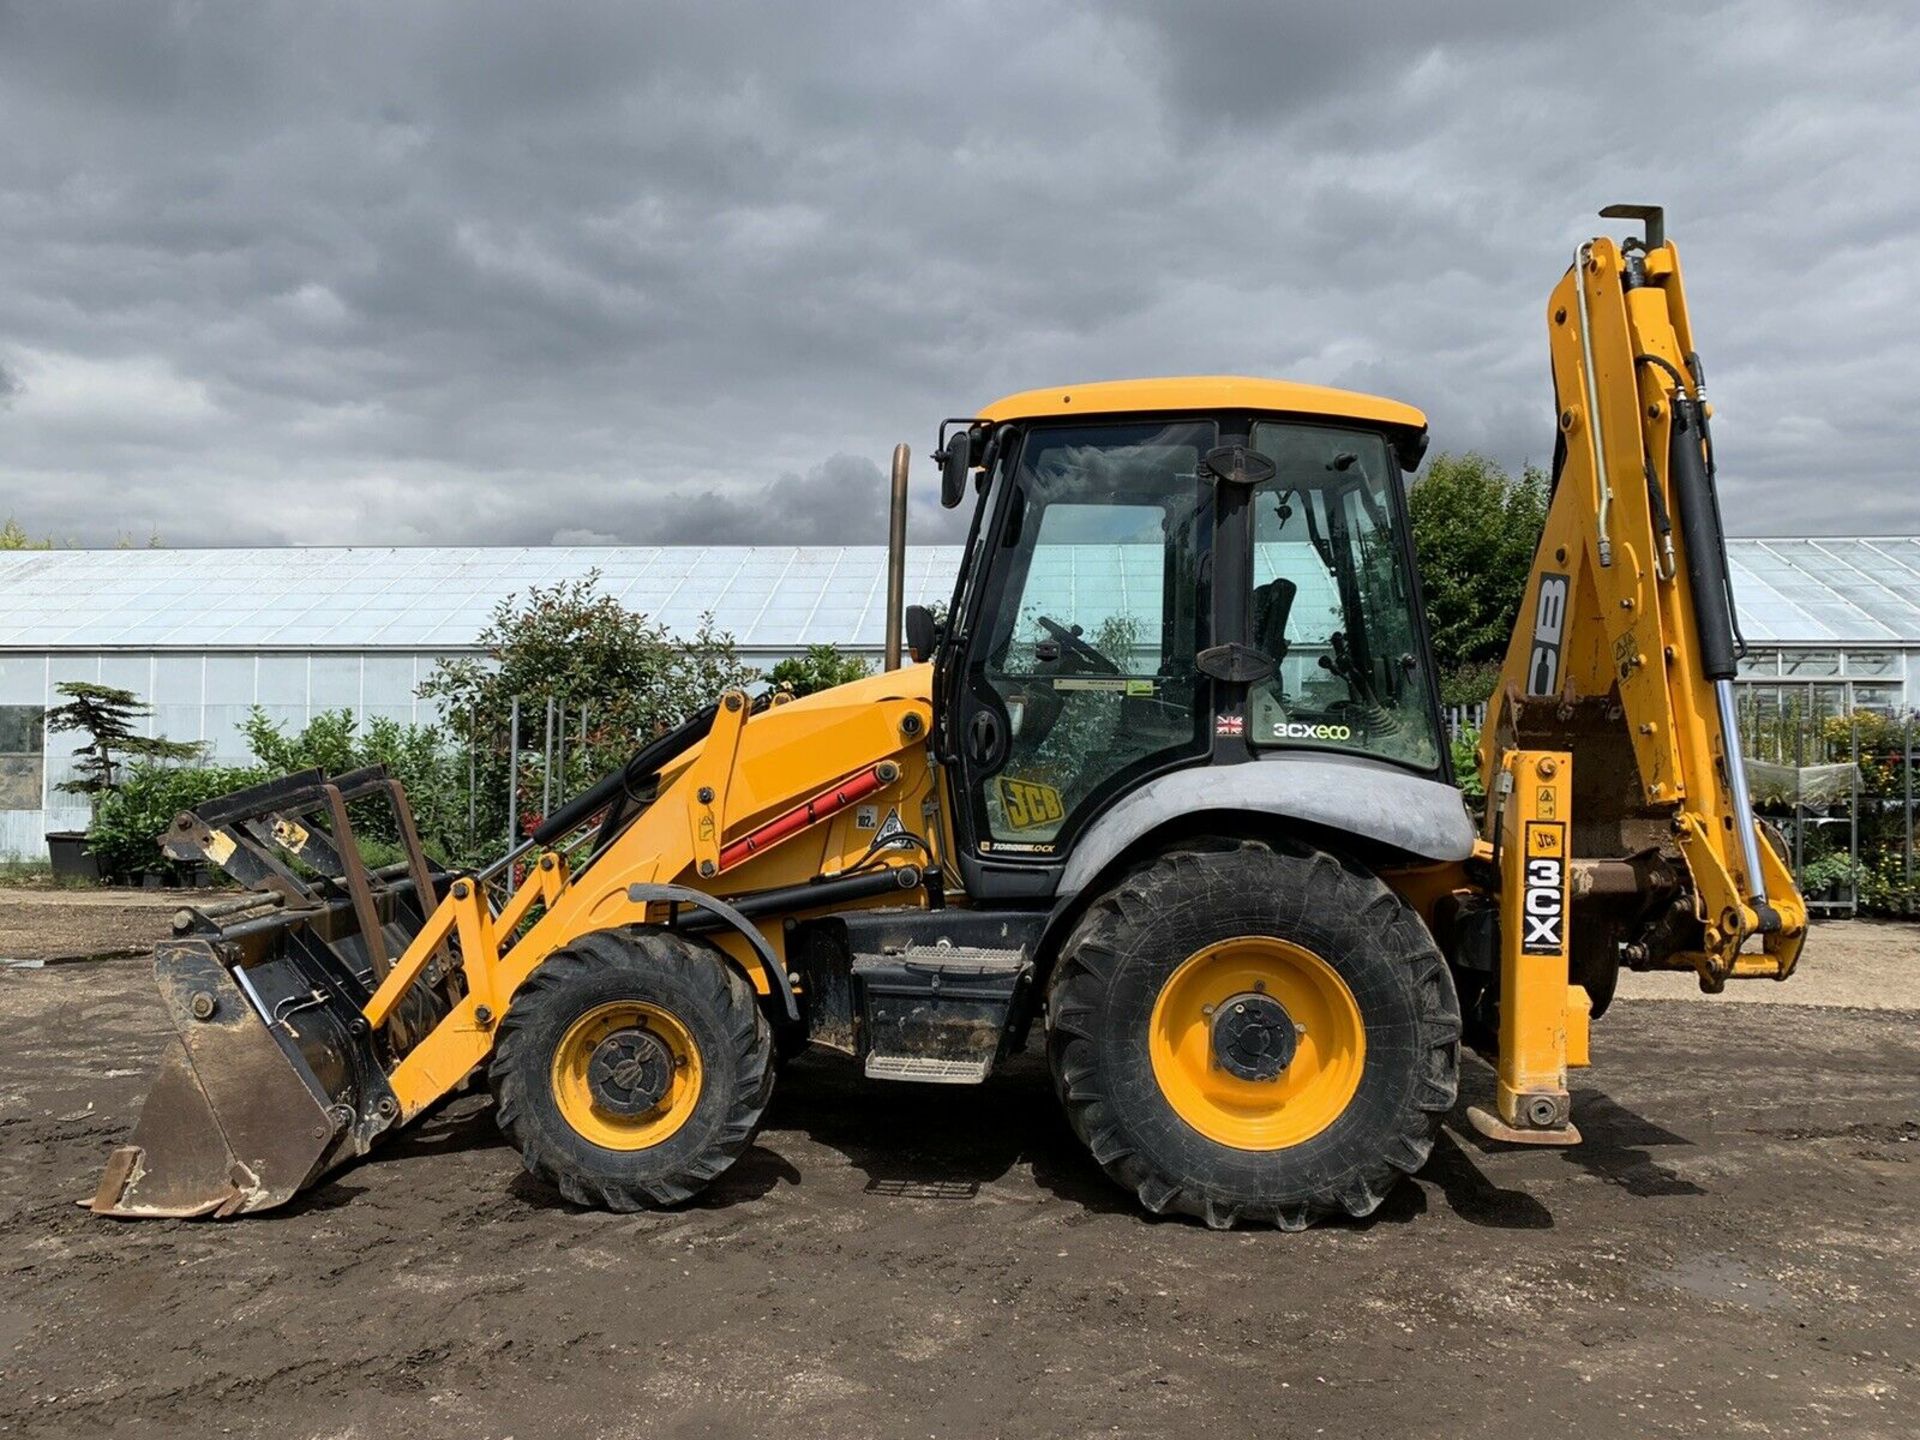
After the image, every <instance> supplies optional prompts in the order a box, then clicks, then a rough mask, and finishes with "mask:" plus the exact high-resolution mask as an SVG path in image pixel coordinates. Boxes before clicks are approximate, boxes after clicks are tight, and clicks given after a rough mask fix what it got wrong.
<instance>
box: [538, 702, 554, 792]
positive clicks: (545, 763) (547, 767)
mask: <svg viewBox="0 0 1920 1440" xmlns="http://www.w3.org/2000/svg"><path fill="white" fill-rule="evenodd" d="M552 813H553V697H552V696H551V695H549V696H548V697H547V738H546V740H545V742H544V743H543V744H542V746H541V750H540V818H541V819H542V820H544V819H546V818H547V816H549V815H551V814H552Z"/></svg>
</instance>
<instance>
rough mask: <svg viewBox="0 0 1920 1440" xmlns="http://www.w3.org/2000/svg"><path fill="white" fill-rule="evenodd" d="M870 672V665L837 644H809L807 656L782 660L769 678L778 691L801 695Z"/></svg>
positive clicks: (771, 671)
mask: <svg viewBox="0 0 1920 1440" xmlns="http://www.w3.org/2000/svg"><path fill="white" fill-rule="evenodd" d="M870 673H872V672H871V671H870V670H869V669H868V668H867V662H866V661H865V660H863V659H861V658H860V657H859V656H858V655H842V654H841V653H840V650H839V647H837V646H834V645H809V646H808V647H807V653H806V654H804V655H797V656H794V657H793V658H792V659H788V660H782V661H781V662H780V663H779V664H778V665H776V666H774V667H773V669H771V670H769V671H768V672H767V679H768V680H769V681H771V682H772V684H773V688H774V689H776V690H786V691H789V692H791V693H792V694H794V695H796V696H799V695H812V694H814V693H815V692H817V691H820V690H831V689H832V688H833V687H834V686H836V685H845V684H846V683H847V682H848V681H850V680H859V679H862V678H864V677H865V676H867V675H868V674H870Z"/></svg>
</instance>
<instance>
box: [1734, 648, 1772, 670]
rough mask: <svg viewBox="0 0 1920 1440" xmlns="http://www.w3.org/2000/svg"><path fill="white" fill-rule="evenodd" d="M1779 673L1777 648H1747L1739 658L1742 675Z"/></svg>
mask: <svg viewBox="0 0 1920 1440" xmlns="http://www.w3.org/2000/svg"><path fill="white" fill-rule="evenodd" d="M1779 673H1780V652H1779V651H1778V650H1749V651H1747V653H1746V654H1745V655H1744V656H1742V657H1741V659H1740V674H1742V675H1778V674H1779Z"/></svg>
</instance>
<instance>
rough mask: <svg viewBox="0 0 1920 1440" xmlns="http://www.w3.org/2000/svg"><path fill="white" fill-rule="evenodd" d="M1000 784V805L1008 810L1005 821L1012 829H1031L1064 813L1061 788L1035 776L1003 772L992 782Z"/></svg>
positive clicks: (1051, 822) (1050, 822)
mask: <svg viewBox="0 0 1920 1440" xmlns="http://www.w3.org/2000/svg"><path fill="white" fill-rule="evenodd" d="M994 783H995V784H996V785H998V786H999V787H1000V805H1001V808H1002V809H1004V810H1005V811H1006V812H1007V824H1009V825H1010V826H1012V827H1013V828H1014V829H1015V830H1032V829H1034V828H1036V827H1038V826H1041V825H1052V824H1056V823H1057V822H1058V821H1059V819H1060V817H1061V816H1062V815H1064V814H1066V807H1065V806H1064V805H1062V804H1061V803H1060V792H1059V791H1058V790H1056V789H1054V788H1053V786H1051V785H1043V784H1042V783H1041V782H1040V781H1038V780H1014V779H1010V778H1009V777H1007V776H1005V775H1002V776H1001V777H1000V778H999V779H998V780H996V781H995V782H994Z"/></svg>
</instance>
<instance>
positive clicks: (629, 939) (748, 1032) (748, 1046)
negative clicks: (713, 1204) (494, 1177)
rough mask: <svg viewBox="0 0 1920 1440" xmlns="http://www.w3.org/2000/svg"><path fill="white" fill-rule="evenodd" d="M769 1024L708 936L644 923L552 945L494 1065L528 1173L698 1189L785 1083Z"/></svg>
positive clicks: (499, 1111) (618, 1187)
mask: <svg viewBox="0 0 1920 1440" xmlns="http://www.w3.org/2000/svg"><path fill="white" fill-rule="evenodd" d="M773 1069H774V1067H773V1034H772V1031H771V1029H770V1028H769V1026H768V1024H767V1020H766V1017H765V1016H764V1015H763V1014H762V1013H761V1010H760V1007H759V1005H758V1003H757V1002H756V1001H755V998H754V993H753V987H752V986H751V985H749V984H748V983H747V981H746V979H745V978H744V977H743V976H741V975H740V973H739V972H738V971H736V970H735V969H734V968H733V967H732V966H731V965H729V964H728V963H727V960H726V957H725V956H724V955H722V954H721V953H720V951H718V950H716V949H715V948H714V947H712V946H711V945H707V944H705V943H703V942H701V941H699V940H696V939H693V938H691V937H688V936H684V935H676V934H672V933H670V932H667V931H663V930H656V929H651V928H648V927H645V926H629V927H627V928H625V929H619V930H600V931H595V932H593V933H591V934H587V935H582V936H580V937H579V938H578V939H577V940H575V941H573V943H572V944H570V945H567V946H565V947H564V948H562V949H559V950H556V951H555V952H554V953H553V954H552V955H550V956H548V957H547V959H546V960H544V961H542V962H541V964H540V965H539V967H538V968H537V969H535V970H534V972H533V973H532V974H531V975H529V976H528V977H527V979H526V981H525V983H523V984H522V985H521V986H520V988H519V990H517V991H516V992H515V993H514V996H513V1002H512V1004H511V1005H509V1006H508V1008H507V1013H506V1015H505V1016H503V1017H502V1019H501V1021H500V1033H499V1036H498V1038H497V1040H496V1043H495V1045H494V1051H493V1059H492V1060H491V1062H490V1063H489V1065H488V1070H487V1078H488V1081H489V1083H490V1085H491V1086H492V1089H493V1097H494V1115H495V1118H496V1120H497V1121H498V1123H499V1125H500V1129H501V1131H502V1132H503V1133H504V1134H505V1135H506V1137H507V1139H508V1140H509V1141H511V1142H512V1143H513V1145H514V1147H515V1148H516V1149H518V1150H519V1151H520V1158H521V1160H522V1162H523V1163H524V1164H525V1165H526V1167H527V1171H528V1173H530V1174H532V1175H533V1176H535V1177H536V1178H538V1179H540V1180H543V1181H545V1182H546V1183H547V1184H549V1185H552V1186H553V1187H554V1188H555V1189H557V1190H558V1191H559V1192H560V1193H561V1194H562V1195H564V1196H566V1198H567V1199H569V1200H571V1201H573V1202H574V1203H575V1204H576V1205H587V1206H592V1207H595V1208H598V1209H604V1210H622V1211H626V1210H650V1209H658V1208H661V1207H664V1206H669V1205H677V1204H680V1203H681V1202H683V1201H685V1200H688V1199H690V1198H692V1197H693V1196H694V1195H695V1194H697V1193H698V1192H699V1191H700V1190H701V1189H703V1188H704V1187H705V1186H706V1185H707V1184H708V1183H709V1182H711V1181H712V1180H713V1179H714V1178H716V1177H717V1176H718V1175H719V1174H720V1173H721V1172H722V1171H724V1170H726V1169H727V1167H728V1166H730V1165H732V1164H733V1162H734V1161H735V1160H737V1159H739V1158H740V1155H741V1153H742V1152H744V1151H745V1150H746V1148H747V1146H748V1145H749V1144H750V1143H751V1142H752V1140H753V1136H754V1132H755V1131H756V1130H758V1129H759V1126H760V1119H761V1116H762V1115H763V1114H764V1113H765V1111H766V1107H767V1101H768V1099H769V1098H770V1097H771V1095H772V1093H773Z"/></svg>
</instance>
